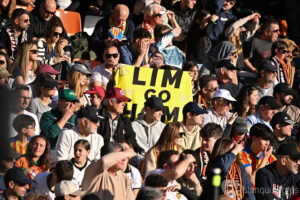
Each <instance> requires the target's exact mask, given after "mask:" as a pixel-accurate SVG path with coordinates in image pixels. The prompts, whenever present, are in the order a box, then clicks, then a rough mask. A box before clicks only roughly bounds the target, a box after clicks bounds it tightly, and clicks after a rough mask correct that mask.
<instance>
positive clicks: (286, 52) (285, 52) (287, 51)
mask: <svg viewBox="0 0 300 200" xmlns="http://www.w3.org/2000/svg"><path fill="white" fill-rule="evenodd" d="M280 51H281V52H282V53H284V54H288V53H290V51H289V50H285V49H282V50H280Z"/></svg>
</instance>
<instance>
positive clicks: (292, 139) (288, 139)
mask: <svg viewBox="0 0 300 200" xmlns="http://www.w3.org/2000/svg"><path fill="white" fill-rule="evenodd" d="M286 143H290V144H296V139H295V137H293V136H287V137H285V139H284V140H282V141H278V140H276V138H275V137H274V138H273V139H272V140H271V142H270V145H271V146H272V147H273V154H276V151H277V149H278V148H279V146H280V145H282V144H286Z"/></svg>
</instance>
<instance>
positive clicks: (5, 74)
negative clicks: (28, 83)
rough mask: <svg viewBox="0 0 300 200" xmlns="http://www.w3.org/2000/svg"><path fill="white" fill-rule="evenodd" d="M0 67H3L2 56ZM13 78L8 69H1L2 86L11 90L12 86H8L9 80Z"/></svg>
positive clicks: (0, 79) (0, 80)
mask: <svg viewBox="0 0 300 200" xmlns="http://www.w3.org/2000/svg"><path fill="white" fill-rule="evenodd" d="M3 62H6V61H3ZM0 65H1V56H0ZM11 76H12V74H11V73H9V72H8V71H7V69H6V68H4V67H0V86H1V87H6V88H10V86H9V84H8V80H9V77H11Z"/></svg>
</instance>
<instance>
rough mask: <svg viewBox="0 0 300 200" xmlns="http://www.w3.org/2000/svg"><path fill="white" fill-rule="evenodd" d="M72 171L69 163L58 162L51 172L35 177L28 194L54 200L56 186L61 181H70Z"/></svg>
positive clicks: (65, 161)
mask: <svg viewBox="0 0 300 200" xmlns="http://www.w3.org/2000/svg"><path fill="white" fill-rule="evenodd" d="M73 171H74V170H73V166H72V163H71V162H70V161H68V160H61V161H58V162H57V163H56V165H55V168H54V169H52V171H51V172H42V173H40V174H38V175H36V176H35V178H34V180H33V184H32V185H31V188H30V194H45V195H47V197H49V199H50V200H54V199H55V194H54V188H55V186H56V184H58V183H59V182H61V181H63V180H72V176H73Z"/></svg>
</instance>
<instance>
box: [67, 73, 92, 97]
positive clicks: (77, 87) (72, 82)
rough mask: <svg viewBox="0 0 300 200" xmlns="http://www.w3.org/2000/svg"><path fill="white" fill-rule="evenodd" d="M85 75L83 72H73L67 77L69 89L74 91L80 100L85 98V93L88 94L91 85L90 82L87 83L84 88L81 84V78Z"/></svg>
mask: <svg viewBox="0 0 300 200" xmlns="http://www.w3.org/2000/svg"><path fill="white" fill-rule="evenodd" d="M83 75H84V74H83V73H81V72H79V71H76V70H71V71H70V72H69V73H68V77H67V81H68V83H69V88H70V89H72V90H74V92H75V95H76V96H77V97H78V98H80V97H82V96H83V94H84V92H86V90H87V88H88V85H89V81H87V82H86V83H85V85H84V86H82V85H81V84H80V78H81V76H83Z"/></svg>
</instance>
